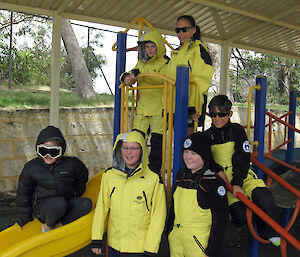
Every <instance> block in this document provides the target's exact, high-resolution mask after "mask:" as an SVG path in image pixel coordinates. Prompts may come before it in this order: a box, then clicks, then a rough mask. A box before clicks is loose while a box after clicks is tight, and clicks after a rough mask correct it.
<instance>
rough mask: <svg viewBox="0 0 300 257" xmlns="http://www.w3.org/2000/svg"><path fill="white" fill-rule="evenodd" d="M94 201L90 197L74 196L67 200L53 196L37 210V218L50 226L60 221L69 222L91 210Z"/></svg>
mask: <svg viewBox="0 0 300 257" xmlns="http://www.w3.org/2000/svg"><path fill="white" fill-rule="evenodd" d="M91 209H92V201H91V200H90V199H89V198H83V197H79V198H73V199H71V200H69V201H67V200H66V199H65V198H64V197H53V198H49V199H46V200H44V201H43V202H42V203H41V205H40V206H39V209H38V211H37V218H38V219H39V220H40V221H41V222H43V223H46V224H47V225H48V226H49V227H55V225H56V224H57V223H58V222H61V223H62V224H63V225H65V224H68V223H70V222H72V221H74V220H76V219H78V218H80V217H82V216H84V215H86V214H88V213H89V212H90V210H91Z"/></svg>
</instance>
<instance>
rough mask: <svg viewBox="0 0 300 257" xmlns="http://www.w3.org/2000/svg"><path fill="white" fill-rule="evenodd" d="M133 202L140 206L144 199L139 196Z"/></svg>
mask: <svg viewBox="0 0 300 257" xmlns="http://www.w3.org/2000/svg"><path fill="white" fill-rule="evenodd" d="M134 202H135V203H137V204H142V203H144V198H143V197H142V196H140V195H139V196H137V197H136V199H135V200H134Z"/></svg>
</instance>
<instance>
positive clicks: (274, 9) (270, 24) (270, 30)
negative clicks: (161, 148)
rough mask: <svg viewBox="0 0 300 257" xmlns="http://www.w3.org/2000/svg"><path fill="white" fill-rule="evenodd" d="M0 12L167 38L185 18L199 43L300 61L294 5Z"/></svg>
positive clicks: (54, 3)
mask: <svg viewBox="0 0 300 257" xmlns="http://www.w3.org/2000/svg"><path fill="white" fill-rule="evenodd" d="M0 8H1V9H8V10H14V11H20V12H27V13H32V14H39V15H47V16H54V15H55V14H58V15H60V16H61V17H62V18H68V19H77V20H84V21H90V22H96V23H102V24H108V25H117V26H123V27H127V26H128V25H129V24H130V22H131V21H132V20H133V19H134V18H136V17H142V18H144V19H146V20H148V21H149V22H150V23H151V24H152V25H153V26H154V27H155V28H157V30H158V31H159V32H161V33H165V34H170V35H175V32H174V26H175V22H176V18H177V17H178V16H180V15H183V14H188V15H192V16H193V17H194V18H195V19H196V23H197V24H198V25H199V26H200V28H201V32H202V38H203V40H204V41H207V42H212V43H218V44H221V45H222V44H226V45H229V46H232V47H239V48H244V49H251V50H255V51H259V52H264V53H270V54H273V55H278V56H283V57H289V58H294V59H298V60H299V59H300V1H299V0H285V1H282V0H147V1H144V0H109V1H107V0H46V1H45V0H0Z"/></svg>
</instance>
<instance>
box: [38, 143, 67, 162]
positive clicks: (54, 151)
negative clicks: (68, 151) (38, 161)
mask: <svg viewBox="0 0 300 257" xmlns="http://www.w3.org/2000/svg"><path fill="white" fill-rule="evenodd" d="M36 152H37V154H38V155H39V156H41V157H42V158H45V157H46V156H47V155H49V156H50V157H51V158H52V159H55V158H58V157H60V156H62V147H61V146H59V145H44V144H41V145H38V146H37V149H36Z"/></svg>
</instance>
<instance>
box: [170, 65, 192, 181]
mask: <svg viewBox="0 0 300 257" xmlns="http://www.w3.org/2000/svg"><path fill="white" fill-rule="evenodd" d="M188 95H189V69H188V67H187V66H177V70H176V98H175V99H176V101H175V116H174V153H173V178H172V185H173V186H174V185H175V180H176V174H177V172H178V170H179V169H180V168H182V167H183V166H184V164H183V157H182V144H183V140H184V139H185V138H186V133H187V118H188Z"/></svg>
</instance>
